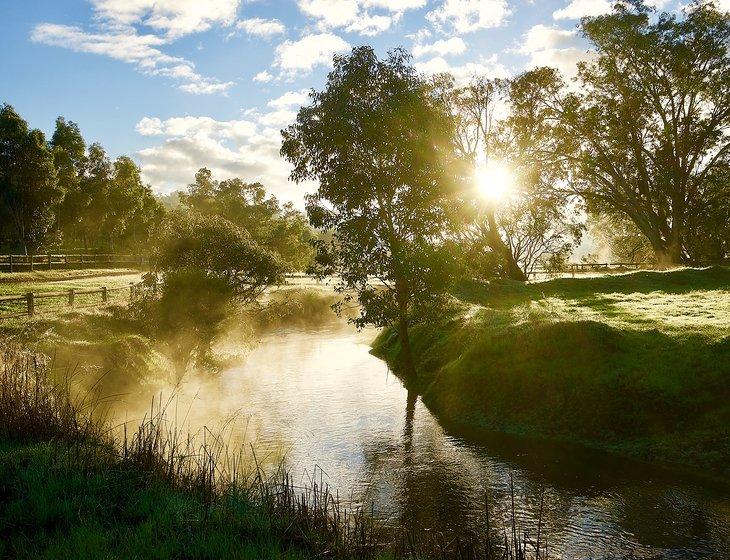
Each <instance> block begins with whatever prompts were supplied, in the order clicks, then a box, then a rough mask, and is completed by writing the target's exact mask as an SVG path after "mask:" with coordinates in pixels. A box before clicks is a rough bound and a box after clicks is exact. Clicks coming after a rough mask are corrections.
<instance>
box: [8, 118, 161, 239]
mask: <svg viewBox="0 0 730 560" xmlns="http://www.w3.org/2000/svg"><path fill="white" fill-rule="evenodd" d="M0 121H2V122H1V123H0V134H1V135H2V138H1V139H0V144H2V157H1V158H0V159H2V163H1V164H0V165H1V169H0V178H2V179H1V180H2V189H1V190H0V215H1V216H3V222H4V223H3V224H2V225H0V243H2V244H3V245H6V246H8V249H10V250H18V248H20V249H22V250H27V251H35V250H37V249H38V248H39V247H41V246H46V247H48V246H57V245H59V244H61V245H71V246H74V245H77V244H79V243H80V244H82V245H83V246H84V247H85V248H88V247H90V246H96V247H104V248H106V249H108V250H118V249H121V248H138V247H142V246H143V245H144V244H145V243H147V242H148V241H149V238H150V234H151V232H152V231H153V230H154V228H155V227H156V225H157V224H159V222H160V220H161V219H162V215H163V212H164V209H163V206H162V204H161V203H160V202H158V201H157V199H156V198H155V196H154V195H153V194H152V190H151V189H150V187H149V186H147V185H144V184H143V182H142V179H141V175H140V170H139V168H138V167H137V165H136V164H135V163H134V162H133V161H132V160H131V159H130V158H129V157H127V156H122V157H119V158H118V159H117V160H116V161H115V162H114V163H112V162H111V161H110V160H109V158H108V157H107V155H106V152H105V151H104V148H103V147H102V146H101V145H99V144H92V145H91V146H89V147H88V149H87V148H86V144H85V142H84V139H83V136H82V135H81V131H80V130H79V127H78V125H76V123H73V122H71V121H66V120H65V119H64V118H63V117H59V118H58V119H57V120H56V129H55V131H54V134H53V137H52V138H51V141H50V142H49V143H46V141H45V139H44V137H43V135H42V133H40V132H39V131H28V127H27V124H26V123H25V121H23V119H21V118H20V116H19V115H18V114H17V113H16V112H15V111H14V110H13V109H12V107H10V106H8V105H5V106H3V109H2V112H1V114H0Z"/></svg>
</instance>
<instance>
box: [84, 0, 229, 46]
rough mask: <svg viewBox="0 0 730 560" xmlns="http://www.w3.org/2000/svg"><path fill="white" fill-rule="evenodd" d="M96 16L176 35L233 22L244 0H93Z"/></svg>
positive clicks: (198, 31) (125, 24) (171, 35)
mask: <svg viewBox="0 0 730 560" xmlns="http://www.w3.org/2000/svg"><path fill="white" fill-rule="evenodd" d="M91 3H92V4H93V6H94V9H95V11H96V17H97V19H100V20H102V21H104V22H105V23H107V24H112V25H115V26H134V25H145V26H147V27H150V28H152V29H154V30H155V31H159V32H164V33H165V34H166V35H167V36H168V38H170V39H176V38H179V37H183V36H185V35H189V34H191V33H200V32H201V31H206V30H208V29H210V28H211V27H212V26H213V25H214V24H219V25H231V24H233V22H234V21H235V19H236V12H237V11H238V7H239V5H240V3H241V0H206V1H205V2H198V1H195V0H91Z"/></svg>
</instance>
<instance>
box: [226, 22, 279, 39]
mask: <svg viewBox="0 0 730 560" xmlns="http://www.w3.org/2000/svg"><path fill="white" fill-rule="evenodd" d="M236 29H240V30H241V31H244V32H246V33H248V34H249V35H255V36H257V37H264V38H269V37H273V36H274V35H282V34H283V33H286V26H285V25H284V24H283V23H281V22H280V21H279V20H278V19H263V18H250V19H243V20H241V21H238V22H236Z"/></svg>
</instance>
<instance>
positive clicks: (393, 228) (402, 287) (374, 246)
mask: <svg viewBox="0 0 730 560" xmlns="http://www.w3.org/2000/svg"><path fill="white" fill-rule="evenodd" d="M453 129H454V121H453V118H452V116H451V114H450V113H449V111H448V108H447V107H446V106H445V104H444V103H443V102H442V101H441V100H440V99H439V98H438V96H437V95H435V94H434V90H433V88H432V87H431V86H430V85H429V84H428V83H426V82H425V81H423V80H422V79H421V78H419V76H418V75H417V73H416V72H415V70H414V69H413V67H412V66H411V64H410V59H409V56H408V55H407V54H406V53H405V52H404V51H402V50H395V51H392V52H390V53H389V55H388V57H387V58H386V59H384V60H379V59H378V58H377V56H376V55H375V52H374V51H373V49H372V48H370V47H360V48H356V49H353V51H352V53H351V54H350V55H348V56H336V57H335V59H334V69H333V70H332V72H331V73H330V74H329V77H328V80H327V85H326V87H325V89H324V90H323V91H321V92H313V93H312V94H311V105H309V106H307V107H303V108H302V109H300V110H299V113H298V115H297V120H296V123H294V124H292V125H291V126H289V127H288V128H287V129H285V130H284V131H282V135H283V140H284V141H283V145H282V149H281V153H282V155H283V156H284V158H286V159H287V160H288V161H289V162H291V163H292V164H293V165H294V170H293V172H292V175H291V178H292V179H293V180H295V181H297V182H301V181H304V180H307V179H314V180H317V181H318V182H319V188H318V189H317V191H316V193H314V194H313V195H309V196H308V197H307V213H308V215H309V220H310V223H311V224H312V225H313V226H314V227H316V228H319V229H321V230H331V231H332V232H333V237H334V239H333V242H332V243H331V244H327V243H324V242H320V243H318V255H317V259H318V260H317V262H318V264H319V265H321V268H320V272H323V273H324V272H338V273H340V274H341V276H340V278H341V280H340V283H339V285H338V289H339V290H340V291H343V292H345V291H350V290H352V291H354V292H355V293H356V294H357V299H358V301H359V303H360V306H361V310H362V311H361V315H360V317H359V318H358V319H357V320H356V323H357V324H358V325H365V324H374V325H378V326H385V325H391V324H394V325H396V326H397V329H398V336H399V340H400V343H401V347H402V349H403V359H404V364H403V365H404V368H405V370H406V373H407V374H409V375H415V367H414V362H413V356H412V351H411V347H410V339H409V336H408V327H409V322H411V321H412V320H415V319H417V318H418V317H419V316H422V315H423V312H424V310H427V309H428V308H429V306H430V305H432V304H433V303H434V302H435V301H437V300H438V294H440V293H441V292H442V291H443V290H445V289H446V288H447V287H448V282H449V280H450V278H451V276H450V274H449V268H448V266H447V265H448V264H449V262H450V258H449V253H448V252H447V251H445V250H444V245H443V238H444V236H445V235H446V234H447V233H448V232H449V231H450V230H451V226H452V224H451V222H450V213H449V212H448V211H447V206H448V204H449V199H450V197H451V196H452V195H453V194H454V192H455V191H456V190H457V189H458V188H460V187H461V179H462V173H463V172H464V169H463V167H462V165H461V160H460V159H459V158H457V157H456V155H455V153H456V150H455V146H454V144H453V141H454V131H453ZM332 249H336V251H335V252H333V251H332Z"/></svg>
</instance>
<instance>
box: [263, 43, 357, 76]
mask: <svg viewBox="0 0 730 560" xmlns="http://www.w3.org/2000/svg"><path fill="white" fill-rule="evenodd" d="M348 50H350V45H349V44H348V43H347V41H345V40H344V39H342V38H341V37H338V36H337V35H334V34H332V33H318V34H313V35H306V36H305V37H303V38H301V39H299V40H298V41H284V42H283V43H281V44H280V45H279V46H277V47H276V52H275V61H274V67H275V68H277V69H278V70H279V71H280V75H281V77H282V78H288V79H293V78H295V77H297V76H301V75H306V74H309V73H310V72H311V71H312V69H313V68H314V67H315V66H330V65H331V64H332V57H333V55H334V54H335V53H342V52H346V51H348Z"/></svg>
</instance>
